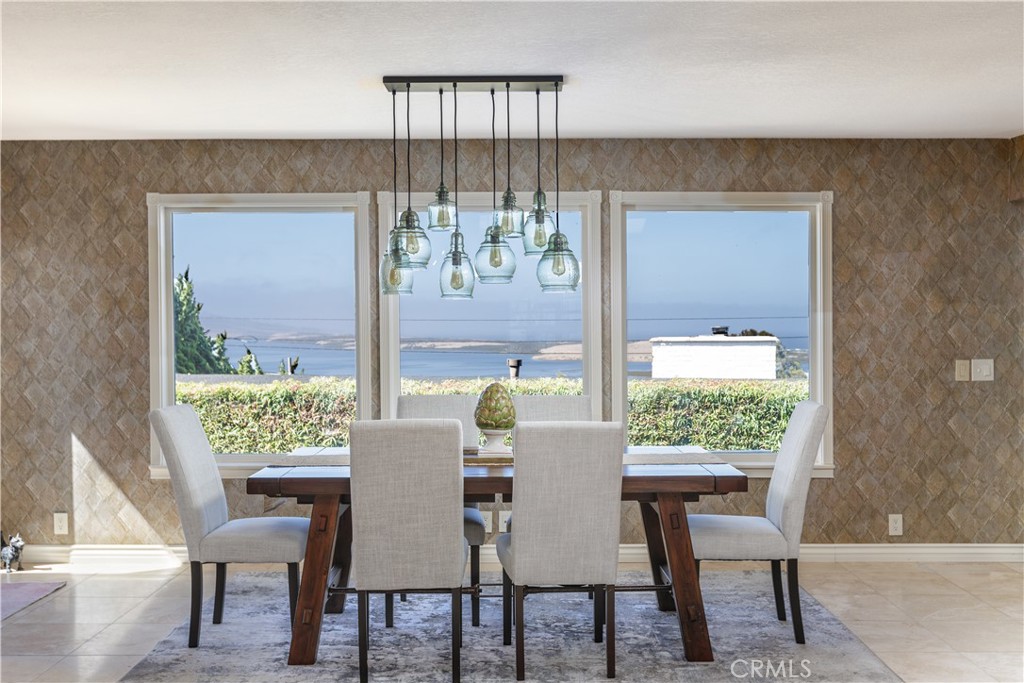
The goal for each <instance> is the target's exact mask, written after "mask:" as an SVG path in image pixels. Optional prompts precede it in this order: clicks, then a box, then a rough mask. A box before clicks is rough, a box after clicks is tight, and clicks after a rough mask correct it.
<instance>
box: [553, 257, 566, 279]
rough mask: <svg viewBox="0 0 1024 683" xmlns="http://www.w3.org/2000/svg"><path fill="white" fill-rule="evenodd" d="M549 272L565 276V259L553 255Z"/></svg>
mask: <svg viewBox="0 0 1024 683" xmlns="http://www.w3.org/2000/svg"><path fill="white" fill-rule="evenodd" d="M551 272H552V273H554V274H555V275H565V257H564V256H562V255H561V254H555V258H554V262H553V263H552V264H551Z"/></svg>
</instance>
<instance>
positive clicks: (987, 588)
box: [943, 571, 1024, 599]
mask: <svg viewBox="0 0 1024 683" xmlns="http://www.w3.org/2000/svg"><path fill="white" fill-rule="evenodd" d="M943 577H945V578H946V579H948V580H949V581H950V582H952V583H954V584H956V585H957V586H959V587H960V588H963V589H964V590H966V591H968V592H969V593H976V594H980V593H1007V594H1011V595H1015V596H1017V598H1018V599H1021V598H1024V579H1022V578H1021V575H1020V574H1018V573H1017V572H1011V571H999V572H987V573H977V574H967V573H965V574H943Z"/></svg>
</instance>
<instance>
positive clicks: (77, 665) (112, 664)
mask: <svg viewBox="0 0 1024 683" xmlns="http://www.w3.org/2000/svg"><path fill="white" fill-rule="evenodd" d="M138 661H139V658H138V657H136V656H133V655H107V656H103V657H96V656H91V655H88V656H74V655H72V656H70V657H64V658H63V659H61V660H60V661H59V662H57V663H56V664H54V665H53V666H51V667H50V668H49V669H47V670H46V671H44V672H43V673H42V674H40V675H39V676H37V677H36V678H35V680H36V681H49V682H52V683H67V682H68V681H76V682H77V683H92V682H94V681H95V682H108V681H109V682H113V681H119V680H121V677H122V676H124V675H125V674H126V673H128V672H129V671H130V670H131V668H132V667H133V666H135V664H136V663H137V662H138Z"/></svg>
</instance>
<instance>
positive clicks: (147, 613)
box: [117, 598, 230, 626]
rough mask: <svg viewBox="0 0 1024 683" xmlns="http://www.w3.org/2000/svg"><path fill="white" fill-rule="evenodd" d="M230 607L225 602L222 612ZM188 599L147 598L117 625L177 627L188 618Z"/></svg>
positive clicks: (118, 621) (119, 620)
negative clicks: (164, 625)
mask: <svg viewBox="0 0 1024 683" xmlns="http://www.w3.org/2000/svg"><path fill="white" fill-rule="evenodd" d="M229 609H230V606H229V605H228V604H227V600H225V606H224V611H225V613H227V612H228V611H229ZM188 614H189V600H188V598H147V599H146V600H145V601H144V602H143V603H142V604H140V605H139V606H138V607H136V608H135V609H132V610H131V611H129V612H128V613H126V614H125V615H124V616H122V617H121V618H120V619H118V620H117V623H121V624H172V625H174V626H177V625H178V624H180V623H181V622H183V621H184V620H185V619H186V618H188Z"/></svg>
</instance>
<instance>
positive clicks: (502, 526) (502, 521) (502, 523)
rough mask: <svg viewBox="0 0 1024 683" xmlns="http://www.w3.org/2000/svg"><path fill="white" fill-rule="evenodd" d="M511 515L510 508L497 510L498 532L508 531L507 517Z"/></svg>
mask: <svg viewBox="0 0 1024 683" xmlns="http://www.w3.org/2000/svg"><path fill="white" fill-rule="evenodd" d="M511 516H512V511H511V510H500V511H499V512H498V533H505V532H506V531H508V518H509V517H511Z"/></svg>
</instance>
